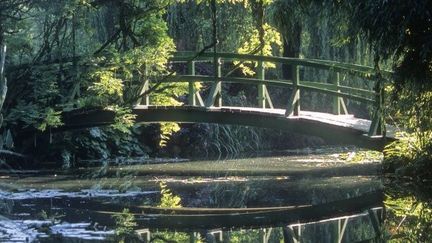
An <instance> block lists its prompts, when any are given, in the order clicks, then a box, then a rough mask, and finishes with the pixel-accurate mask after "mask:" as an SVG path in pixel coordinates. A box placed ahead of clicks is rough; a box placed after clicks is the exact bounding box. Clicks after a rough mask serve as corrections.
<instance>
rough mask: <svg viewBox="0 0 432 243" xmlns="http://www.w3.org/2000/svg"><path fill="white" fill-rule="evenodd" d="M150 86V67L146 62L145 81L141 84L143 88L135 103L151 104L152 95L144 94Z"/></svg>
mask: <svg viewBox="0 0 432 243" xmlns="http://www.w3.org/2000/svg"><path fill="white" fill-rule="evenodd" d="M149 86H150V81H149V79H148V68H147V65H146V64H144V83H143V85H142V86H141V90H140V92H139V96H138V97H139V98H138V100H137V101H136V103H135V105H150V96H149V95H148V94H146V95H144V94H145V93H146V92H147V90H148V89H149ZM143 95H144V96H143Z"/></svg>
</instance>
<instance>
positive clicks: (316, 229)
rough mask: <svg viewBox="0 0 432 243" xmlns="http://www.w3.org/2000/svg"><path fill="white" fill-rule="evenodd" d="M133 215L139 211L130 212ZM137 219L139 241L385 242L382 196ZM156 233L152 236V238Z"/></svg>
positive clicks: (162, 212) (170, 212) (146, 210)
mask: <svg viewBox="0 0 432 243" xmlns="http://www.w3.org/2000/svg"><path fill="white" fill-rule="evenodd" d="M131 210H132V211H135V212H136V211H137V210H138V208H136V209H134V208H131ZM140 210H142V211H141V212H140V213H137V212H136V213H135V214H134V215H135V218H136V220H137V222H138V225H139V226H140V227H143V228H141V229H139V230H136V232H137V233H138V235H140V237H141V238H142V240H143V241H145V242H149V241H150V240H151V239H154V238H157V237H155V236H154V235H159V236H160V235H164V234H167V235H168V236H167V237H170V238H171V239H170V240H174V241H175V240H176V239H175V236H173V235H172V234H171V235H170V232H177V233H180V234H182V235H183V236H182V239H183V240H184V238H185V237H188V238H189V242H198V241H202V240H204V241H205V242H209V243H210V242H211V243H213V242H214V243H216V242H233V240H234V241H235V242H242V240H241V239H244V240H246V242H260V243H267V242H296V243H299V242H383V241H384V240H383V239H384V238H383V237H384V235H383V230H382V228H383V221H384V209H383V205H382V195H381V193H380V192H375V193H368V194H365V195H363V196H360V197H356V198H350V199H346V200H341V201H335V202H331V203H326V204H322V205H315V206H296V207H275V208H243V209H233V208H228V209H223V208H217V209H215V208H213V209H204V208H199V209H198V208H197V209H192V208H180V209H173V208H151V207H141V208H140ZM153 234H154V235H153Z"/></svg>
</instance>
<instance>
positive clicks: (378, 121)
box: [368, 78, 386, 136]
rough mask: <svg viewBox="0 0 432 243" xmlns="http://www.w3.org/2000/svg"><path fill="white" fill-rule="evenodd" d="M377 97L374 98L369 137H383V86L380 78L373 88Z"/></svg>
mask: <svg viewBox="0 0 432 243" xmlns="http://www.w3.org/2000/svg"><path fill="white" fill-rule="evenodd" d="M375 92H377V94H378V95H377V96H376V98H375V112H374V114H373V116H372V123H371V125H370V128H369V133H368V135H369V136H385V135H386V128H385V122H384V114H383V113H384V111H383V107H384V92H385V91H384V84H383V82H382V78H379V79H378V81H377V84H376V86H375Z"/></svg>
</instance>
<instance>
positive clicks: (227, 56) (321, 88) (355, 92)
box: [141, 52, 390, 136]
mask: <svg viewBox="0 0 432 243" xmlns="http://www.w3.org/2000/svg"><path fill="white" fill-rule="evenodd" d="M235 61H237V62H240V63H242V62H251V61H252V62H256V63H257V65H256V75H255V77H253V78H249V77H247V78H246V77H232V76H231V73H232V72H229V73H228V74H226V75H223V74H222V63H223V62H235ZM171 62H173V63H186V64H187V75H172V76H167V77H164V78H163V79H161V80H159V82H188V83H189V92H188V103H189V105H191V106H204V107H220V106H222V82H226V83H244V84H251V85H257V89H258V95H257V96H258V97H257V103H258V104H257V106H258V107H259V108H270V109H272V108H274V106H273V102H272V100H271V97H270V94H269V92H268V89H267V86H278V87H283V88H291V89H292V93H291V97H290V98H289V101H288V104H287V106H286V113H285V114H286V116H298V115H299V114H300V101H301V99H300V97H301V95H300V93H301V91H302V90H308V91H314V92H319V93H323V94H327V95H331V96H333V104H332V109H333V113H335V114H337V115H340V114H348V110H347V108H346V105H345V102H344V99H351V100H355V101H359V102H363V103H368V104H371V105H372V106H373V107H374V114H373V117H372V125H371V128H370V131H369V135H370V136H372V135H385V127H384V122H383V114H382V113H383V107H382V105H383V95H384V91H383V89H384V88H383V87H384V85H383V80H382V79H378V78H376V77H374V76H373V75H371V74H373V73H374V71H375V70H374V69H373V68H372V67H367V66H361V65H356V64H348V63H341V62H335V61H327V60H317V59H300V58H286V57H272V56H257V55H248V54H235V53H216V55H215V54H214V53H201V54H199V55H197V53H192V52H178V53H175V54H174V56H173V58H172V59H171ZM200 62H206V63H211V64H212V65H213V70H214V72H213V75H197V74H196V70H195V67H196V63H200ZM267 62H270V63H276V64H287V65H290V66H291V69H292V70H291V73H292V79H291V80H280V79H277V80H275V79H266V75H265V74H266V72H265V68H264V65H265V63H267ZM300 67H304V68H306V67H311V68H315V69H319V70H328V71H330V72H333V73H334V74H335V75H334V77H335V78H334V80H333V82H331V83H326V82H316V81H310V80H301V77H300ZM341 74H349V75H352V76H357V77H360V78H362V79H364V80H367V81H368V82H373V84H374V85H373V86H374V87H375V88H374V89H373V90H369V89H364V88H357V87H349V86H345V85H341ZM382 74H383V75H384V76H387V75H390V73H389V72H383V73H382ZM149 82H150V80H147V81H145V83H144V85H143V89H142V91H141V92H142V93H145V92H146V91H147V90H148V89H149ZM198 82H204V83H211V84H212V85H211V88H210V91H209V94H208V96H207V98H206V99H205V100H203V99H202V97H201V95H200V93H199V90H198V89H197V86H196V83H198ZM141 102H142V104H144V105H150V104H149V98H148V95H145V96H144V97H143V98H142V100H141Z"/></svg>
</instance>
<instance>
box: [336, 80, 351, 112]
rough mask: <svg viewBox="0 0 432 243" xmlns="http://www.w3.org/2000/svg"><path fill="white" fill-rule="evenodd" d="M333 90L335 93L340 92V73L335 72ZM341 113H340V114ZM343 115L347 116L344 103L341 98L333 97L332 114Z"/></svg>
mask: <svg viewBox="0 0 432 243" xmlns="http://www.w3.org/2000/svg"><path fill="white" fill-rule="evenodd" d="M334 85H335V89H336V91H337V92H340V89H339V85H340V73H339V72H336V78H335V80H334ZM341 111H342V112H341ZM341 113H343V114H344V115H347V114H348V110H347V108H346V105H345V102H344V100H343V98H342V97H339V96H334V97H333V114H336V115H340V114H341Z"/></svg>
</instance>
